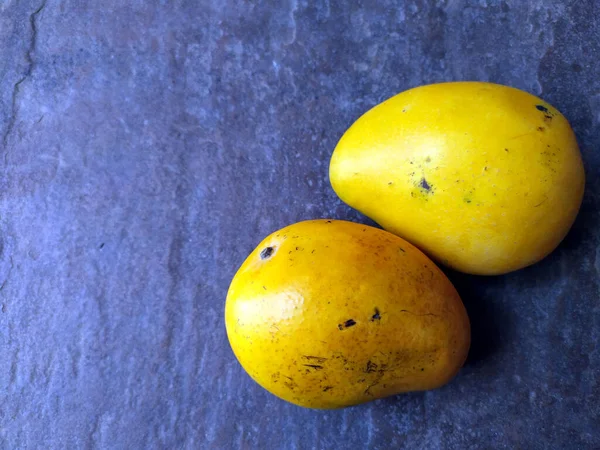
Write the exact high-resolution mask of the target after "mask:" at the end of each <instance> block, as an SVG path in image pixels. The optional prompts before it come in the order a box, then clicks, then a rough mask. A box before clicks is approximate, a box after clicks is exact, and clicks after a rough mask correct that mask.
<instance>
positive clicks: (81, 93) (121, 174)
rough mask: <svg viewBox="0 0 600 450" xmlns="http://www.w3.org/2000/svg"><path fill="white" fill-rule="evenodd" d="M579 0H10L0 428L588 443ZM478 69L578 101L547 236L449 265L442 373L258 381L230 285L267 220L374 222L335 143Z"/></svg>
mask: <svg viewBox="0 0 600 450" xmlns="http://www.w3.org/2000/svg"><path fill="white" fill-rule="evenodd" d="M598 54H600V5H599V4H598V2H595V1H594V0H570V1H559V0H529V1H521V0H506V1H494V0H447V1H443V0H439V1H425V0H407V1H392V0H381V1H372V2H334V1H332V0H322V1H315V2H308V1H306V0H302V1H301V0H298V1H297V0H285V1H274V0H270V1H261V2H248V1H242V0H238V1H233V0H200V1H191V0H174V1H167V0H156V1H146V0H129V1H127V2H124V1H121V0H103V1H102V2H87V1H83V0H42V1H34V0H31V1H29V0H21V1H17V0H0V56H1V58H2V59H1V61H2V64H0V136H1V137H2V140H1V141H0V145H1V147H2V148H1V158H0V163H1V165H0V192H1V194H0V244H1V245H0V248H1V252H0V352H1V357H2V363H1V364H0V387H1V389H0V448H3V449H4V448H5V449H15V448H31V449H33V448H52V449H71V448H103V449H104V448H107V449H108V448H110V449H112V448H115V449H119V448H123V449H133V448H139V449H151V448H173V449H174V448H182V449H183V448H186V449H187V448H189V449H196V448H217V449H229V448H248V449H250V448H257V449H270V448H285V449H288V448H289V449H312V448H323V449H325V448H340V449H343V448H353V449H356V448H366V449H388V448H400V447H403V448H419V449H436V448H443V449H454V448H456V449H459V448H460V449H462V448H507V449H512V448H528V449H548V448H581V449H582V448H590V449H591V448H599V447H600V382H599V378H600V349H599V344H598V342H600V302H599V299H600V231H598V230H599V229H600V226H599V225H600V217H599V213H598V210H599V207H600V185H599V184H598V179H599V178H598V176H599V172H600V156H599V153H598V148H599V147H600V77H598V73H600V59H598V58H597V55H598ZM467 79H468V80H489V81H494V82H499V83H504V84H509V85H512V86H515V87H518V88H522V89H525V90H528V91H530V92H532V93H534V94H537V95H541V96H542V97H544V98H545V99H546V100H548V101H549V102H551V103H552V104H554V105H555V106H556V107H558V108H559V109H560V110H561V111H563V112H564V114H565V115H566V116H567V117H568V118H569V119H570V120H571V121H572V124H573V126H574V128H575V131H576V133H577V135H578V138H579V141H580V144H581V148H582V152H583V155H584V159H585V164H586V169H587V174H588V182H587V192H586V197H585V201H584V205H583V209H582V211H581V214H580V217H579V219H578V221H577V223H576V225H575V227H574V229H573V231H572V232H571V234H570V235H569V236H568V238H567V239H566V241H565V242H564V243H563V244H562V245H561V246H560V248H559V249H558V250H557V251H556V252H555V253H554V254H552V255H551V256H550V257H549V258H547V259H546V260H544V261H543V262H541V263H540V264H538V265H536V266H534V267H531V268H528V269H526V270H523V271H520V272H517V273H514V274H511V275H508V276H504V277H495V278H478V277H471V276H466V275H459V274H450V275H451V277H452V279H453V281H454V282H455V283H456V285H457V287H458V288H459V290H460V292H461V294H462V295H463V297H464V300H465V303H466V305H467V308H468V310H469V314H470V316H471V320H472V322H473V349H472V352H471V355H470V358H469V361H468V364H467V366H466V367H465V368H464V370H463V371H462V372H461V374H460V375H459V377H458V378H456V379H455V380H454V382H453V383H451V384H450V385H448V386H446V387H444V388H442V389H439V390H437V391H433V392H426V393H417V394H410V395H402V396H398V397H395V398H390V399H385V400H380V401H376V402H374V403H371V404H367V405H364V406H359V407H355V408H350V409H346V410H340V411H326V412H323V411H312V410H305V409H300V408H298V407H295V406H292V405H289V404H286V403H284V402H283V401H280V400H278V399H276V398H274V397H273V396H271V395H270V394H268V393H266V392H265V391H263V390H262V389H261V388H259V387H258V386H257V385H256V384H255V383H254V382H252V381H251V380H250V378H249V377H248V376H247V375H246V374H245V373H244V372H243V370H242V369H241V367H240V366H239V364H238V363H237V362H236V360H235V358H234V356H233V354H232V352H231V350H230V348H229V346H228V343H227V338H226V335H225V330H224V325H223V306H224V300H225V296H226V292H227V288H228V284H229V281H230V279H231V278H232V276H233V274H234V273H235V271H236V269H237V268H238V266H239V265H240V264H241V263H242V261H243V260H244V258H245V256H246V255H247V254H248V252H249V251H250V250H251V249H252V248H254V246H255V245H256V244H257V243H258V242H259V241H260V240H261V239H262V238H263V237H264V236H265V235H267V234H268V233H270V232H271V231H273V230H275V229H277V228H279V227H282V226H284V225H287V224H289V223H291V222H294V221H298V220H301V219H307V218H316V217H335V218H343V219H350V220H356V221H362V222H366V223H369V221H368V220H367V219H365V218H364V217H362V216H360V215H359V214H358V213H356V212H354V211H352V210H351V209H349V208H348V207H346V206H345V205H343V204H342V203H341V202H340V201H339V200H338V199H337V198H336V196H335V195H334V193H333V192H332V190H331V188H330V186H329V184H328V180H327V167H328V159H329V156H330V154H331V151H332V150H333V148H334V146H335V144H336V142H337V139H338V138H339V137H340V136H341V134H342V133H343V132H344V130H345V129H346V128H347V127H348V126H349V125H350V124H351V123H352V122H353V120H354V119H356V118H357V117H358V116H359V115H360V114H361V113H362V112H364V111H365V110H366V109H368V108H370V107H371V106H373V105H375V104H377V103H378V102H380V101H382V100H384V99H385V98H387V97H389V96H391V95H393V94H395V93H397V92H399V91H402V90H405V89H407V88H409V87H412V86H416V85H419V84H424V83H431V82H438V81H446V80H467Z"/></svg>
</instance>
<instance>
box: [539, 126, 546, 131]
mask: <svg viewBox="0 0 600 450" xmlns="http://www.w3.org/2000/svg"><path fill="white" fill-rule="evenodd" d="M537 130H538V131H544V130H545V128H544V127H537Z"/></svg>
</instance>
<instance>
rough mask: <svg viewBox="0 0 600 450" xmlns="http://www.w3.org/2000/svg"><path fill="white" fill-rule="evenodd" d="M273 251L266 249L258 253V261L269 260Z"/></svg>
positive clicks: (269, 248) (270, 248) (272, 249)
mask: <svg viewBox="0 0 600 450" xmlns="http://www.w3.org/2000/svg"><path fill="white" fill-rule="evenodd" d="M274 251H275V249H274V248H273V247H266V248H263V250H262V251H261V252H260V259H267V258H270V257H271V255H272V254H273V252H274Z"/></svg>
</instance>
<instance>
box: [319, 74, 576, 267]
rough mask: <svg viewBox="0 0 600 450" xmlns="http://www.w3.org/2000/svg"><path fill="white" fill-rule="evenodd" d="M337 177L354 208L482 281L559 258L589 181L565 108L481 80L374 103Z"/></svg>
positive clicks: (334, 162)
mask: <svg viewBox="0 0 600 450" xmlns="http://www.w3.org/2000/svg"><path fill="white" fill-rule="evenodd" d="M329 174H330V180H331V184H332V186H333V189H334V190H335V192H336V193H337V194H338V195H339V197H340V198H341V199H342V200H343V201H344V202H346V203H347V204H348V205H350V206H352V207H354V208H356V209H358V210H359V211H361V212H362V213H364V214H365V215H367V216H369V217H370V218H372V219H373V220H375V221H376V222H377V223H379V224H380V225H381V226H382V227H383V228H385V229H386V230H388V231H391V232H392V233H394V234H397V235H399V236H402V237H403V238H405V239H406V240H408V241H410V242H412V243H413V244H415V245H416V246H417V247H419V248H420V249H421V250H423V251H425V252H426V253H427V254H428V255H429V256H430V257H432V258H434V259H435V260H436V261H438V262H441V263H443V264H445V265H447V266H450V267H452V268H454V269H456V270H459V271H462V272H467V273H472V274H480V275H496V274H504V273H507V272H511V271H514V270H517V269H520V268H523V267H526V266H529V265H531V264H534V263H536V262H537V261H539V260H541V259H542V258H544V257H545V256H546V255H548V254H549V253H550V252H552V251H553V250H554V249H555V248H556V246H557V245H558V244H559V243H560V242H561V241H562V239H563V238H564V237H565V235H566V234H567V232H568V231H569V229H570V227H571V225H572V224H573V221H574V220H575V217H576V215H577V213H578V211H579V207H580V205H581V201H582V198H583V191H584V185H585V174H584V170H583V164H582V161H581V155H580V152H579V148H578V146H577V141H576V139H575V136H574V134H573V131H572V130H571V127H570V126H569V123H568V122H567V120H566V119H565V118H564V117H563V116H562V114H560V112H558V111H557V110H556V109H555V108H554V107H552V106H551V105H549V104H548V103H546V102H544V101H543V100H541V99H539V98H538V97H535V96H533V95H531V94H528V93H526V92H523V91H520V90H518V89H514V88H510V87H506V86H501V85H496V84H491V83H480V82H456V83H441V84H433V85H428V86H422V87H418V88H415V89H411V90H408V91H406V92H403V93H401V94H398V95H396V96H395V97H392V98H390V99H389V100H387V101H385V102H383V103H381V104H380V105H378V106H376V107H374V108H373V109H371V110H370V111H368V112H367V113H366V114H364V115H363V116H362V117H361V118H359V119H358V120H357V121H356V122H355V123H354V124H353V125H352V126H351V127H350V128H349V129H348V131H347V132H346V133H345V134H344V135H343V137H342V138H341V140H340V141H339V143H338V145H337V147H336V149H335V151H334V153H333V156H332V158H331V164H330V170H329Z"/></svg>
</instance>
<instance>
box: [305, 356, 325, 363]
mask: <svg viewBox="0 0 600 450" xmlns="http://www.w3.org/2000/svg"><path fill="white" fill-rule="evenodd" d="M302 358H304V359H306V360H307V361H316V362H318V363H319V364H322V363H324V362H325V361H327V358H323V357H322V356H312V355H302Z"/></svg>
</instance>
